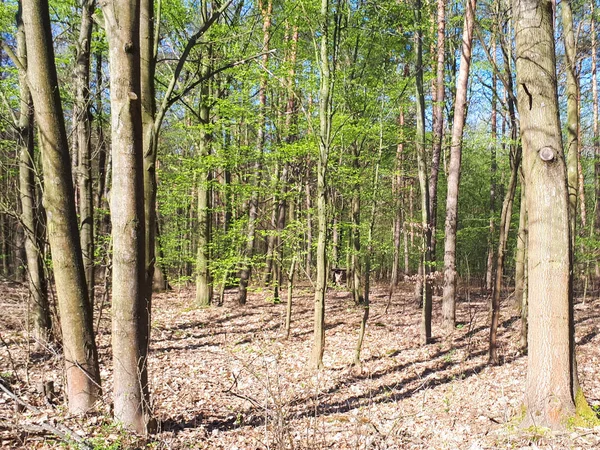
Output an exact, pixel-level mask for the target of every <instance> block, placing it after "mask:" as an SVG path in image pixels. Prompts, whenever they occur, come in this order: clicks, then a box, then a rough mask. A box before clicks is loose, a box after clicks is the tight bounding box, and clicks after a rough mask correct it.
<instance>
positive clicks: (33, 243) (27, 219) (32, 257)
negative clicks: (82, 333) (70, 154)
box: [16, 3, 52, 348]
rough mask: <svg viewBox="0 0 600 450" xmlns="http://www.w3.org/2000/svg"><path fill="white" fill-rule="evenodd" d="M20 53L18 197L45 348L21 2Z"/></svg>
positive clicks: (47, 326) (46, 316)
mask: <svg viewBox="0 0 600 450" xmlns="http://www.w3.org/2000/svg"><path fill="white" fill-rule="evenodd" d="M16 37H17V54H16V58H17V59H18V60H19V65H20V68H19V91H20V93H21V95H20V112H19V120H18V123H17V124H16V126H17V130H18V144H17V145H18V147H19V198H20V200H21V221H22V223H23V228H24V233H25V257H26V258H27V281H28V286H29V295H30V296H31V308H32V313H33V335H34V338H35V340H36V345H37V347H38V348H44V347H45V345H46V344H47V343H48V341H49V340H50V338H51V332H52V321H51V317H50V305H49V303H48V289H47V285H46V275H45V273H44V261H43V255H42V245H43V244H42V239H41V223H40V221H41V218H40V215H41V214H43V213H42V211H40V207H39V205H38V195H37V189H36V181H35V163H34V160H35V143H34V133H35V129H34V122H33V103H32V100H31V91H30V90H29V85H28V83H27V48H26V44H25V42H26V41H25V30H24V26H23V14H22V9H21V4H20V3H19V10H18V12H17V36H16Z"/></svg>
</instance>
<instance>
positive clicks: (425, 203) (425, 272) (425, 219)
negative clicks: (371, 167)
mask: <svg viewBox="0 0 600 450" xmlns="http://www.w3.org/2000/svg"><path fill="white" fill-rule="evenodd" d="M420 24H421V0H417V2H416V7H415V25H416V26H417V31H416V34H415V51H416V83H415V84H416V88H417V104H416V106H417V111H416V116H417V117H416V119H417V127H416V133H415V147H416V150H417V166H418V173H419V188H420V191H421V251H420V253H421V262H420V265H421V267H420V268H419V272H421V274H422V280H423V282H422V283H423V284H422V287H421V290H422V293H421V295H422V297H421V299H422V303H423V305H422V307H423V312H422V317H421V345H427V344H429V343H430V342H431V312H432V298H431V279H430V277H429V274H430V272H431V261H432V259H431V227H430V225H431V221H430V217H429V213H430V210H429V200H430V199H429V186H428V184H429V183H428V182H429V180H428V178H427V158H426V155H425V92H424V90H423V32H422V30H421V29H420V28H419V27H420Z"/></svg>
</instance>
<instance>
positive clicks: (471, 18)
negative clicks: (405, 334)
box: [442, 0, 477, 333]
mask: <svg viewBox="0 0 600 450" xmlns="http://www.w3.org/2000/svg"><path fill="white" fill-rule="evenodd" d="M476 6H477V0H467V1H466V5H465V9H466V13H465V23H464V25H463V39H462V51H461V53H460V70H459V73H458V78H457V80H456V97H455V101H454V120H453V122H452V144H451V147H450V165H449V167H448V193H447V196H446V226H445V239H446V240H445V242H444V297H443V300H442V326H443V328H444V330H445V331H446V333H449V332H451V331H452V330H454V325H455V322H456V284H457V280H456V278H457V273H456V227H457V221H458V187H459V184H460V162H461V158H462V138H463V128H464V125H465V119H466V116H467V90H468V83H469V68H470V67H471V43H472V41H473V26H474V23H475V8H476Z"/></svg>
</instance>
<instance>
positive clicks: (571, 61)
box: [561, 0, 579, 245]
mask: <svg viewBox="0 0 600 450" xmlns="http://www.w3.org/2000/svg"><path fill="white" fill-rule="evenodd" d="M561 8H562V26H563V33H564V39H565V67H566V72H567V89H566V94H567V143H566V144H567V146H566V148H567V182H568V187H569V218H570V219H569V220H570V224H571V239H572V243H571V244H572V245H573V244H574V243H575V230H576V223H577V196H578V193H579V192H578V190H579V186H578V184H579V174H578V170H577V166H578V161H579V115H578V113H579V108H578V106H577V93H578V91H579V86H578V84H579V83H578V79H577V73H576V65H577V62H576V60H575V58H576V57H577V49H576V44H575V33H574V31H573V12H572V10H571V2H570V0H564V1H562V2H561Z"/></svg>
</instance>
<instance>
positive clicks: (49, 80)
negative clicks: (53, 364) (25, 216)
mask: <svg viewBox="0 0 600 450" xmlns="http://www.w3.org/2000/svg"><path fill="white" fill-rule="evenodd" d="M22 5H23V23H24V25H25V35H26V36H27V39H26V42H27V56H28V59H29V60H30V61H35V64H29V65H28V67H27V72H28V78H29V84H30V87H31V96H32V98H33V105H34V108H35V117H36V121H37V124H38V130H39V136H40V143H41V148H42V164H43V171H44V176H45V180H46V183H45V186H44V204H45V207H46V213H47V217H48V238H49V241H50V248H51V250H52V265H53V267H54V277H55V282H56V293H57V297H58V307H59V312H60V317H61V330H62V335H63V351H64V358H65V372H66V380H67V398H68V403H69V411H71V412H72V413H76V414H79V413H84V412H86V411H88V410H90V409H92V408H93V407H94V404H95V402H96V400H97V399H98V396H99V395H100V372H99V369H98V354H97V350H96V343H95V341H94V334H93V329H92V310H91V304H90V302H89V298H88V290H87V285H86V282H85V272H84V267H83V260H82V257H81V246H80V244H79V232H78V228H77V216H76V214H75V195H74V190H73V178H72V175H71V163H70V158H69V147H68V142H67V132H66V129H65V122H64V116H63V111H62V103H61V99H60V91H59V87H58V77H57V73H56V66H55V63H54V49H53V47H52V32H51V28H50V14H49V12H48V2H47V0H23V2H22Z"/></svg>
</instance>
